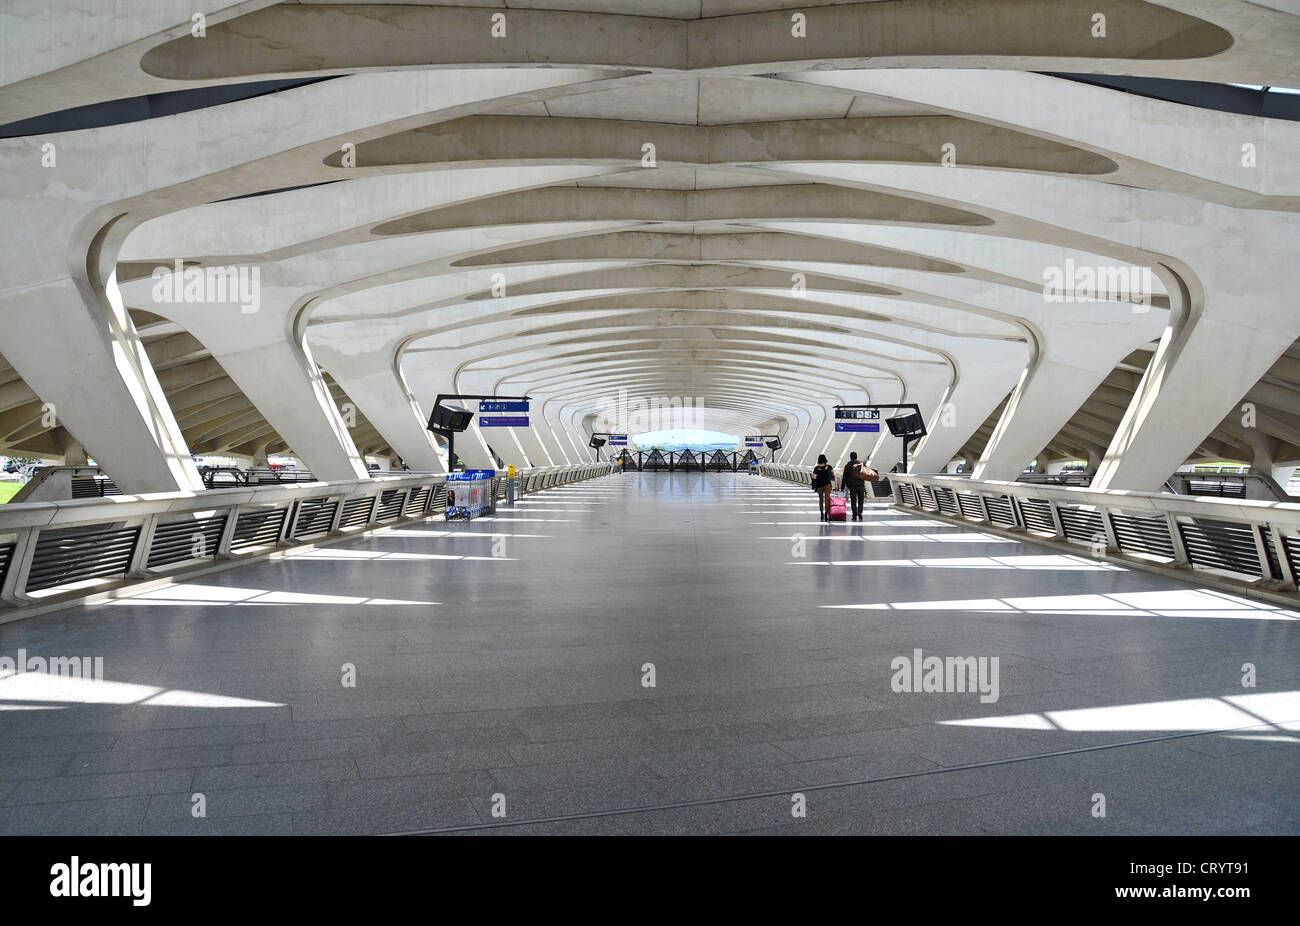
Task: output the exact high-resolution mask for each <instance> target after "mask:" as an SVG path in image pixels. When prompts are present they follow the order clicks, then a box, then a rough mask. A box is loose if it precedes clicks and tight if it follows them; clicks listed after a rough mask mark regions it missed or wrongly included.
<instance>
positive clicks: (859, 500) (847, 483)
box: [844, 452, 867, 521]
mask: <svg viewBox="0 0 1300 926" xmlns="http://www.w3.org/2000/svg"><path fill="white" fill-rule="evenodd" d="M844 488H846V489H848V490H849V503H850V506H851V509H852V511H851V516H852V518H853V520H855V521H861V520H862V506H863V504H865V502H866V498H867V465H866V464H865V463H863V462H862V461H861V460H859V459H858V455H857V453H856V452H854V453H850V454H849V462H847V463H845V464H844Z"/></svg>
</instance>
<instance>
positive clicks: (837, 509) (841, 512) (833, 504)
mask: <svg viewBox="0 0 1300 926" xmlns="http://www.w3.org/2000/svg"><path fill="white" fill-rule="evenodd" d="M846 502H847V499H845V497H844V496H843V495H834V494H832V495H831V498H830V512H829V517H830V520H832V521H847V520H848V513H847V510H846V509H847V507H848V506H847V505H846Z"/></svg>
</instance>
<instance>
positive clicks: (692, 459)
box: [615, 450, 758, 473]
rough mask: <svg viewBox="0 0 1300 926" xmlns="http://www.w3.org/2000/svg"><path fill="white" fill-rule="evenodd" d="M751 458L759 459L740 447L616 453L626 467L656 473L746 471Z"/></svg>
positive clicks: (751, 452)
mask: <svg viewBox="0 0 1300 926" xmlns="http://www.w3.org/2000/svg"><path fill="white" fill-rule="evenodd" d="M751 460H753V461H755V462H757V460H758V457H757V455H756V454H754V453H753V451H748V452H741V451H738V450H698V451H697V450H637V451H635V452H633V451H630V450H624V451H623V452H622V453H620V454H619V455H618V456H617V457H615V462H618V461H623V469H624V470H625V471H631V470H637V471H640V472H652V473H660V472H662V473H675V472H696V473H734V472H743V471H744V470H746V469H748V468H749V463H750V461H751Z"/></svg>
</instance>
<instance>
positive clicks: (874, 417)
mask: <svg viewBox="0 0 1300 926" xmlns="http://www.w3.org/2000/svg"><path fill="white" fill-rule="evenodd" d="M835 417H836V418H840V419H849V420H853V421H864V420H865V421H879V420H880V409H878V408H837V409H835ZM876 430H880V429H879V428H877V429H876Z"/></svg>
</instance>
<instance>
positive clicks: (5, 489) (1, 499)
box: [0, 482, 23, 505]
mask: <svg viewBox="0 0 1300 926" xmlns="http://www.w3.org/2000/svg"><path fill="white" fill-rule="evenodd" d="M22 487H23V484H22V483H21V482H0V505H3V504H4V503H5V502H7V501H9V499H11V498H13V497H14V496H15V495H17V494H18V490H19V489H21V488H22Z"/></svg>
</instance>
